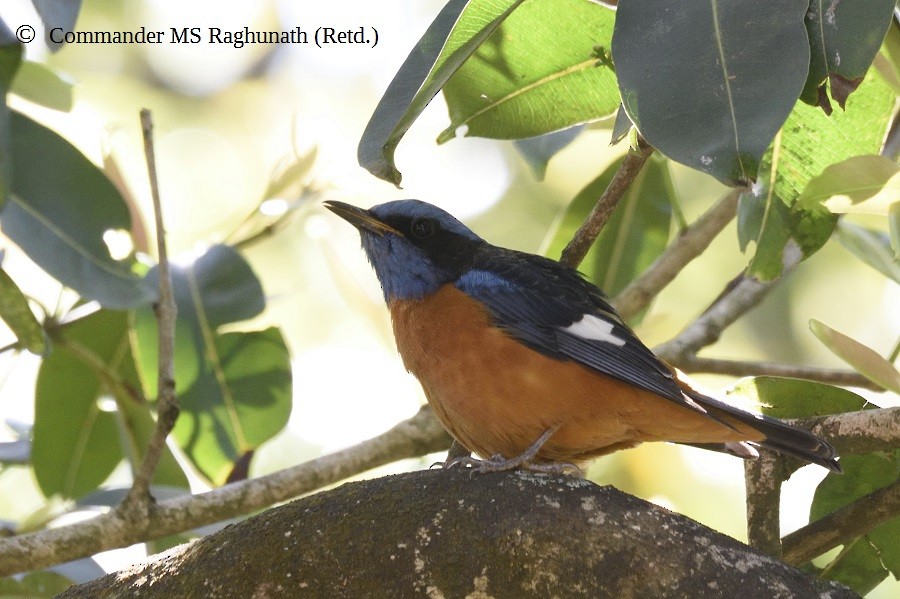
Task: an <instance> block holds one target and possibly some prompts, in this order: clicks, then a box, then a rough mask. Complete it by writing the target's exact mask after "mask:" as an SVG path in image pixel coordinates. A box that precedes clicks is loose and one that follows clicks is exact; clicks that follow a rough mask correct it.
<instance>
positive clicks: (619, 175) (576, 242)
mask: <svg viewBox="0 0 900 599" xmlns="http://www.w3.org/2000/svg"><path fill="white" fill-rule="evenodd" d="M652 153H653V146H651V145H650V144H648V143H647V142H646V141H644V138H643V137H641V136H638V150H637V151H629V152H628V154H627V155H626V156H625V160H623V161H622V164H621V165H619V168H618V170H617V171H616V174H615V175H614V176H613V178H612V181H610V182H609V185H608V186H607V188H606V190H605V191H604V192H603V195H602V196H600V199H599V200H597V204H596V205H595V206H594V208H593V210H591V213H590V214H589V215H588V217H587V218H586V219H585V221H584V224H582V225H581V228H579V229H578V231H577V232H576V233H575V236H574V237H573V238H572V241H570V242H569V244H568V245H567V246H566V247H565V249H564V250H563V251H562V255H561V256H560V258H559V261H560V262H562V263H563V264H568V265H569V266H572V267H575V266H578V265H579V264H581V261H582V260H584V257H585V255H586V254H587V252H588V250H589V249H590V247H591V244H593V243H594V241H595V240H596V239H597V235H599V234H600V230H601V229H602V228H603V225H605V224H606V221H607V220H609V217H610V215H612V213H613V210H615V208H616V205H618V203H619V200H621V199H622V196H624V195H625V192H626V191H627V190H628V187H629V186H630V185H631V183H632V182H633V181H634V179H635V177H637V175H638V173H639V172H641V169H642V168H643V167H644V163H645V162H647V158H649V157H650V154H652Z"/></svg>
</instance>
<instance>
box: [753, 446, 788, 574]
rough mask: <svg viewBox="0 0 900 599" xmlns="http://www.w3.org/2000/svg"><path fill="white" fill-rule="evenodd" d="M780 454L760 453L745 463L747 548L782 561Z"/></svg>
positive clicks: (782, 475) (783, 477)
mask: <svg viewBox="0 0 900 599" xmlns="http://www.w3.org/2000/svg"><path fill="white" fill-rule="evenodd" d="M780 461H781V458H780V456H778V455H777V454H768V453H761V454H760V456H759V457H758V458H756V459H755V460H748V461H746V462H744V477H745V479H746V482H747V544H748V545H750V546H751V547H754V548H756V549H759V550H760V551H762V552H764V553H767V554H768V555H771V556H772V557H779V558H780V557H781V523H780V513H781V510H780V503H781V483H782V482H783V481H784V480H785V478H786V477H785V476H784V473H783V468H781V467H780V466H779V462H780Z"/></svg>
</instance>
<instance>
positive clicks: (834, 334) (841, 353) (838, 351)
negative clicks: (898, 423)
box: [809, 318, 900, 393]
mask: <svg viewBox="0 0 900 599" xmlns="http://www.w3.org/2000/svg"><path fill="white" fill-rule="evenodd" d="M809 328H810V330H812V332H813V334H814V335H815V336H816V337H818V338H819V341H821V342H822V343H823V344H824V345H825V347H827V348H828V349H830V350H831V351H832V352H833V353H834V354H835V355H836V356H837V357H839V358H840V359H842V360H843V361H845V362H846V363H847V364H849V365H850V366H852V367H853V369H854V370H856V371H857V372H858V373H860V374H861V375H863V376H864V377H866V378H867V379H869V380H870V381H872V382H874V383H876V384H878V385H880V386H881V387H883V388H884V389H887V390H888V391H893V392H894V393H900V371H898V370H897V368H896V367H895V366H894V365H893V364H891V363H890V362H888V361H887V360H885V359H884V358H882V357H881V356H880V355H879V354H878V352H876V351H875V350H873V349H871V348H869V347H867V346H865V345H863V344H862V343H860V342H859V341H856V340H855V339H853V338H851V337H848V336H847V335H844V334H843V333H840V332H838V331H836V330H834V329H832V328H831V327H829V326H828V325H826V324H824V323H822V322H819V321H818V320H816V319H815V318H812V319H810V321H809Z"/></svg>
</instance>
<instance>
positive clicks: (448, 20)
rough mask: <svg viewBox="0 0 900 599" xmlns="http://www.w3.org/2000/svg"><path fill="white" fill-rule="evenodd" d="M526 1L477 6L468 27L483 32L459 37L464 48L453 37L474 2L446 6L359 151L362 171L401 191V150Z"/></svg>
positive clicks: (386, 94) (383, 103)
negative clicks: (432, 105) (397, 161)
mask: <svg viewBox="0 0 900 599" xmlns="http://www.w3.org/2000/svg"><path fill="white" fill-rule="evenodd" d="M522 1H523V0H515V2H511V3H509V2H504V4H509V6H503V7H502V8H500V7H496V10H494V9H495V7H493V6H489V7H483V6H481V4H483V3H480V2H479V3H475V2H473V3H472V4H473V7H472V8H471V10H467V11H466V13H467V16H468V17H469V19H468V20H467V22H468V23H469V24H475V23H480V24H481V26H479V27H478V28H477V29H466V32H467V33H465V34H463V33H458V35H457V36H456V38H455V39H456V40H457V41H458V42H459V43H454V44H452V45H451V44H450V43H449V42H448V36H450V32H451V31H453V30H454V28H455V26H456V25H457V20H458V19H459V20H460V22H462V19H461V18H460V13H462V12H463V9H466V8H468V7H467V6H466V5H467V4H469V1H468V0H450V1H449V2H448V3H447V4H446V6H444V8H443V10H441V12H440V13H439V14H438V16H437V17H436V18H435V20H434V21H433V22H432V23H431V25H430V26H429V27H428V29H427V30H426V31H425V35H423V36H422V38H421V39H420V40H419V43H417V44H416V46H415V47H414V48H413V50H412V52H410V54H409V56H408V57H407V59H406V61H405V62H404V63H403V65H402V66H401V67H400V70H399V71H397V74H396V75H395V76H394V79H393V80H392V81H391V84H390V85H389V86H388V88H387V91H385V92H384V96H382V98H381V100H380V101H379V102H378V106H377V107H376V108H375V112H374V113H373V114H372V118H370V119H369V123H368V125H366V129H365V131H364V132H363V135H362V139H360V141H359V148H358V150H357V158H358V160H359V164H360V165H361V166H362V167H364V168H365V169H366V170H368V171H369V172H371V173H372V174H373V175H375V176H376V177H378V178H380V179H384V180H385V181H389V182H391V183H393V184H394V185H398V186H399V185H400V181H401V179H402V175H401V174H400V171H398V170H397V167H396V166H394V152H395V151H396V149H397V144H399V143H400V140H401V139H402V138H403V136H404V135H405V134H406V131H407V130H408V129H409V128H410V126H412V124H413V122H414V121H415V120H416V118H418V116H419V115H420V114H421V113H422V111H423V110H424V109H425V107H426V106H427V105H428V103H429V102H431V100H432V99H433V98H434V96H436V95H437V93H438V91H440V89H441V87H443V85H444V83H446V82H447V80H448V79H449V78H450V77H451V76H452V75H453V73H455V72H456V70H457V69H458V68H459V67H460V65H462V63H463V62H465V60H466V59H467V58H469V56H471V55H472V52H474V51H475V49H476V48H477V47H478V45H479V44H480V43H481V42H482V41H484V40H485V39H486V38H487V37H488V36H489V35H490V34H491V33H493V32H494V30H495V29H496V28H497V27H498V26H499V25H500V23H502V22H503V20H504V19H505V18H506V17H507V16H508V15H509V13H510V12H512V11H513V10H515V8H516V7H518V6H519V4H521V3H522ZM456 31H459V28H456ZM472 31H474V32H475V33H474V35H473V34H472V33H471V32H472ZM463 38H465V39H463Z"/></svg>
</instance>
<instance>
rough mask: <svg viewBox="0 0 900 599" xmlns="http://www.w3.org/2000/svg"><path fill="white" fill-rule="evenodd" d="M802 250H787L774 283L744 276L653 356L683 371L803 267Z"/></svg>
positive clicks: (790, 247)
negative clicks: (685, 363)
mask: <svg viewBox="0 0 900 599" xmlns="http://www.w3.org/2000/svg"><path fill="white" fill-rule="evenodd" d="M801 258H802V254H801V253H800V248H798V247H797V246H796V245H791V244H789V245H788V246H787V248H786V249H785V257H784V271H783V272H782V275H781V277H779V278H777V279H775V280H773V281H765V282H763V281H757V280H756V279H753V278H750V277H747V276H746V275H741V276H739V277H738V278H737V279H736V282H732V283H729V286H728V288H727V289H726V291H725V292H723V293H722V294H721V295H720V296H719V297H718V298H717V299H716V300H715V301H714V302H713V303H712V304H711V305H710V306H709V307H708V308H707V309H706V311H705V312H703V314H701V315H700V316H699V317H698V318H697V319H696V320H695V321H694V322H692V323H691V324H690V325H688V326H687V328H685V329H684V330H683V331H682V332H681V333H679V334H678V335H677V336H676V337H675V338H674V339H672V340H671V341H667V342H666V343H663V344H661V345H658V346H657V347H655V348H654V350H653V351H654V352H656V355H658V356H659V357H660V358H662V359H663V360H666V361H667V362H669V363H670V364H672V365H673V366H678V367H680V363H681V362H682V361H685V359H686V358H690V357H692V356H694V355H695V354H696V353H697V352H698V351H700V349H701V348H703V347H706V346H707V345H711V344H713V343H715V342H716V341H718V340H719V337H720V336H721V335H722V332H723V331H724V330H725V329H726V328H728V327H729V326H731V324H733V323H734V321H736V320H737V319H738V318H740V317H741V316H743V315H744V314H745V313H747V312H748V311H749V310H750V309H751V308H753V307H755V306H756V305H757V304H759V302H761V301H762V300H763V298H764V297H765V296H766V294H768V293H769V291H770V290H772V289H773V288H774V287H775V286H776V285H777V284H778V283H780V282H781V281H783V280H784V279H785V277H786V276H787V275H788V274H789V273H790V272H791V271H792V270H793V268H794V267H795V266H796V265H797V264H799V263H800V260H801Z"/></svg>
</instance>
